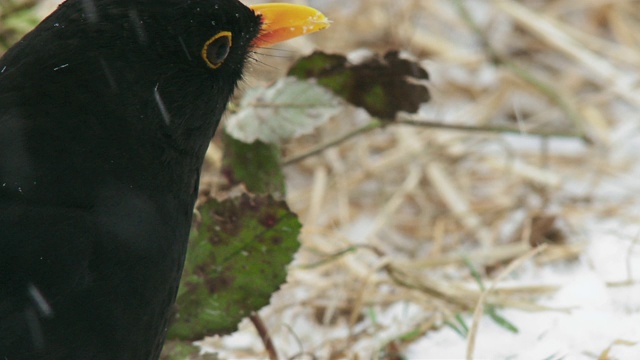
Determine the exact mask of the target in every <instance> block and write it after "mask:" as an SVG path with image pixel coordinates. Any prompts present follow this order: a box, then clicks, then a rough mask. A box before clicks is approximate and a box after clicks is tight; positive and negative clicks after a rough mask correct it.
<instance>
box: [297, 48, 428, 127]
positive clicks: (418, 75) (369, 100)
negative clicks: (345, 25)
mask: <svg viewBox="0 0 640 360" xmlns="http://www.w3.org/2000/svg"><path fill="white" fill-rule="evenodd" d="M289 75H292V76H295V77H298V78H301V79H311V78H315V79H316V80H317V82H318V84H320V85H322V86H324V87H327V88H329V89H331V90H332V91H333V92H334V93H336V94H337V95H338V96H340V97H342V98H344V99H345V100H346V101H348V102H350V103H351V104H353V105H355V106H360V107H363V108H364V109H366V110H367V111H368V112H369V114H371V115H373V116H376V117H378V118H380V119H383V120H393V119H394V118H395V117H396V115H397V113H398V112H400V111H405V112H408V113H415V112H416V111H418V109H419V108H420V105H421V104H423V103H425V102H427V101H429V100H430V98H431V96H430V94H429V89H428V88H427V87H426V86H425V85H424V84H422V83H420V82H422V81H425V80H428V79H429V74H428V73H427V71H426V70H425V69H424V68H422V66H420V64H418V63H417V62H415V61H412V60H408V59H405V58H403V57H401V56H400V53H399V52H398V51H389V52H387V53H386V54H385V55H384V56H382V57H379V56H374V57H371V58H369V59H367V60H365V61H363V62H362V63H359V64H352V63H350V62H349V61H348V60H347V58H346V57H345V56H344V55H336V54H327V53H324V52H319V51H317V52H315V53H313V54H311V55H309V56H307V57H305V58H302V59H300V60H299V61H298V62H297V63H296V64H294V65H293V67H291V69H290V70H289Z"/></svg>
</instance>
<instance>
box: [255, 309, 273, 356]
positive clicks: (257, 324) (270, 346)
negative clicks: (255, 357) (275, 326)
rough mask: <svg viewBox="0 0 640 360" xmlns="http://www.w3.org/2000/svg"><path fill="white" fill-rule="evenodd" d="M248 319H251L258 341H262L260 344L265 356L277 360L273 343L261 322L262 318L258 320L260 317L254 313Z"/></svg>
mask: <svg viewBox="0 0 640 360" xmlns="http://www.w3.org/2000/svg"><path fill="white" fill-rule="evenodd" d="M249 319H251V322H252V323H253V326H255V328H256V330H257V331H258V334H259V335H260V339H262V343H263V344H264V348H265V349H266V350H267V354H269V359H270V360H278V352H277V351H276V347H275V346H274V345H273V341H271V335H270V334H269V330H268V329H267V326H266V325H265V324H264V322H263V321H262V318H260V315H258V314H257V313H255V312H254V313H252V314H251V315H249Z"/></svg>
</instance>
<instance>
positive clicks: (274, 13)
mask: <svg viewBox="0 0 640 360" xmlns="http://www.w3.org/2000/svg"><path fill="white" fill-rule="evenodd" d="M249 7H250V8H251V9H253V11H254V12H255V13H256V14H260V15H261V16H262V29H261V32H260V35H259V36H258V38H257V39H256V40H254V42H253V46H256V47H263V46H271V45H273V44H277V43H279V42H282V41H285V40H289V39H292V38H294V37H298V36H301V35H305V34H311V33H313V32H316V31H320V30H322V29H326V28H328V27H329V20H328V19H327V17H326V16H324V15H323V14H322V13H321V12H320V11H318V10H316V9H314V8H310V7H308V6H303V5H293V4H279V3H273V4H257V5H252V6H249Z"/></svg>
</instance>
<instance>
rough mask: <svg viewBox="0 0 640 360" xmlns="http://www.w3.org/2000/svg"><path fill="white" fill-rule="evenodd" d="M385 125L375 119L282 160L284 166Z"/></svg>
mask: <svg viewBox="0 0 640 360" xmlns="http://www.w3.org/2000/svg"><path fill="white" fill-rule="evenodd" d="M383 125H384V123H383V122H382V121H380V120H375V119H374V120H373V121H371V122H370V123H368V124H367V125H365V126H362V127H360V128H357V129H356V130H354V131H351V132H349V133H347V134H345V135H342V136H340V137H339V138H337V139H334V140H332V141H330V142H328V143H325V144H321V145H319V146H316V147H314V148H313V149H311V150H309V151H308V152H306V153H304V154H301V155H297V156H294V157H292V158H289V159H286V160H284V161H283V162H282V166H287V165H291V164H295V163H297V162H300V161H302V160H304V159H306V158H308V157H311V156H314V155H317V154H319V153H321V152H323V151H325V150H326V149H328V148H331V147H334V146H337V145H340V144H342V143H343V142H345V141H347V140H349V139H352V138H354V137H356V136H358V135H360V134H364V133H367V132H369V131H371V130H374V129H378V128H380V127H382V126H383Z"/></svg>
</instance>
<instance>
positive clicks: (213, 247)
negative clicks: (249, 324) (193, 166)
mask: <svg viewBox="0 0 640 360" xmlns="http://www.w3.org/2000/svg"><path fill="white" fill-rule="evenodd" d="M199 213H200V217H199V218H200V219H199V220H197V221H195V224H194V227H193V228H192V234H191V239H190V244H189V250H188V255H187V262H186V265H185V269H184V273H183V275H182V283H181V286H180V290H179V292H178V300H177V314H176V316H175V320H174V323H173V324H172V326H171V328H170V329H169V338H172V339H182V340H196V339H201V338H202V337H203V336H205V335H224V334H229V333H231V332H233V331H235V330H236V328H237V324H238V323H239V322H240V321H241V320H242V319H243V318H244V317H246V316H247V315H249V314H250V313H251V312H254V311H258V310H259V309H261V308H262V307H263V306H265V305H267V304H268V303H269V299H270V297H271V294H272V293H273V292H275V291H276V290H278V288H279V287H280V286H281V285H282V283H284V281H285V279H286V274H287V272H286V266H287V265H288V264H289V263H290V262H291V260H292V259H293V255H294V254H295V252H296V251H297V250H298V247H299V243H298V235H299V233H300V228H301V225H300V222H299V221H298V218H297V216H296V215H295V214H294V213H292V212H291V211H290V210H289V208H288V207H287V205H286V203H285V202H283V201H277V200H274V199H273V197H271V196H255V197H250V196H248V195H246V194H244V195H242V196H240V197H238V198H233V199H227V200H224V201H217V200H215V199H210V200H208V201H207V202H206V203H204V204H203V205H202V206H201V207H200V208H199Z"/></svg>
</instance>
